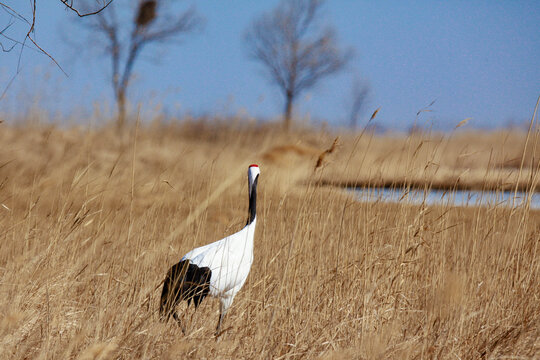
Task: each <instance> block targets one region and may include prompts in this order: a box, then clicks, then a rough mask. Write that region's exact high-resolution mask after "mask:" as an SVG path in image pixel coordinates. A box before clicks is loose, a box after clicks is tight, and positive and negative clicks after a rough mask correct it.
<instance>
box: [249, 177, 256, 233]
mask: <svg viewBox="0 0 540 360" xmlns="http://www.w3.org/2000/svg"><path fill="white" fill-rule="evenodd" d="M258 181H259V175H257V177H256V178H255V181H253V185H252V186H251V192H250V193H249V214H248V220H247V225H249V224H251V223H252V222H253V220H255V216H257V182H258Z"/></svg>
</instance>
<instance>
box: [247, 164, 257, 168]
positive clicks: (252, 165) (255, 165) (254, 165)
mask: <svg viewBox="0 0 540 360" xmlns="http://www.w3.org/2000/svg"><path fill="white" fill-rule="evenodd" d="M249 167H250V168H252V167H259V165H257V164H251V165H249Z"/></svg>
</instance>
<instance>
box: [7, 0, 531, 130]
mask: <svg viewBox="0 0 540 360" xmlns="http://www.w3.org/2000/svg"><path fill="white" fill-rule="evenodd" d="M115 1H116V0H115ZM278 2H279V1H278V0H268V1H257V2H255V1H247V0H231V1H227V2H224V1H215V0H214V1H210V0H198V1H196V2H195V1H192V2H189V1H182V2H175V4H174V5H173V7H174V8H176V9H179V10H181V9H184V8H185V7H186V5H189V4H193V3H196V8H197V10H198V12H199V14H200V15H201V16H202V17H204V19H205V26H204V28H203V29H202V30H201V31H199V32H198V33H196V34H193V35H188V36H187V37H185V38H184V39H183V40H182V41H181V42H180V44H179V45H174V46H172V47H169V48H167V49H163V48H159V47H151V48H148V49H146V50H147V51H145V52H144V53H143V54H142V57H141V59H139V62H138V63H137V64H136V66H135V69H134V73H135V76H136V77H135V79H134V81H133V83H132V87H131V88H130V90H129V95H130V98H131V99H132V100H133V101H134V102H139V101H140V102H141V103H142V106H143V108H145V109H150V108H154V106H155V105H156V104H158V103H159V104H161V105H162V109H164V110H165V111H166V112H167V113H168V114H183V113H193V114H204V113H207V114H214V113H217V114H236V113H241V114H244V113H247V114H249V115H252V116H255V117H264V118H276V117H277V116H279V115H280V113H281V109H282V107H283V105H282V102H283V100H282V98H281V95H280V93H279V92H278V91H277V89H276V88H274V87H272V85H271V84H270V83H269V82H268V81H267V78H266V77H265V76H264V74H263V70H262V68H261V67H260V66H259V65H258V64H257V63H254V62H253V61H251V60H250V59H249V58H248V56H247V51H246V49H245V46H244V43H243V34H244V32H245V30H246V28H247V27H248V25H249V24H250V23H251V22H252V20H253V19H254V18H255V17H256V16H257V15H260V14H261V13H263V12H265V11H268V10H270V9H272V8H273V7H275V6H276V5H277V4H278ZM6 3H8V4H9V3H10V1H6ZM11 3H13V4H12V6H13V7H18V8H19V9H20V11H21V12H23V11H27V9H28V8H27V6H28V2H25V1H19V0H13V1H11ZM178 3H179V4H178ZM119 4H120V2H119ZM15 5H16V6H15ZM38 7H39V8H38V10H39V12H38V20H37V25H36V38H37V40H38V41H39V44H40V45H41V46H42V47H43V48H45V49H46V50H48V51H49V52H50V53H51V54H52V55H53V56H54V57H55V59H56V60H57V61H58V62H59V63H60V65H61V66H62V67H63V68H64V69H65V70H66V72H67V73H68V74H69V76H68V77H66V76H65V75H63V74H62V72H61V71H60V70H58V69H57V68H56V67H55V66H54V65H53V64H51V61H50V60H49V59H48V58H47V57H46V56H44V55H40V54H38V53H37V52H35V51H32V50H30V49H26V50H24V51H23V53H22V59H21V71H20V73H19V74H18V75H17V77H16V78H15V81H14V82H13V84H12V86H11V87H10V88H9V90H8V93H7V95H6V97H5V98H4V99H3V100H1V101H0V113H2V112H4V113H13V112H24V111H26V110H27V108H28V107H29V106H30V101H29V100H28V99H39V100H40V106H41V107H44V108H45V109H46V110H48V111H49V112H51V113H53V114H56V113H60V114H63V116H66V115H69V114H77V113H79V112H80V109H86V110H90V109H92V108H93V104H94V103H98V104H103V103H107V102H109V103H112V90H111V87H110V84H109V80H108V76H109V74H110V72H109V68H110V66H109V62H108V59H107V58H106V56H105V55H104V54H103V53H102V52H100V51H98V50H89V49H88V48H89V47H91V46H90V45H88V44H91V43H92V41H91V40H90V37H89V36H88V34H87V33H85V32H84V31H83V30H82V28H81V27H80V26H77V25H76V23H77V22H78V21H81V20H79V19H76V18H75V16H73V14H71V13H69V12H66V11H65V9H63V6H62V5H61V4H60V1H53V0H49V1H45V0H42V1H41V2H40V1H38ZM324 13H325V18H324V22H325V23H327V24H332V25H333V26H334V27H335V29H336V32H337V35H338V38H339V41H340V43H341V44H342V45H343V46H346V47H351V48H353V49H354V51H355V54H356V55H355V58H354V60H353V61H352V62H351V63H350V65H349V67H348V69H346V71H344V72H342V73H341V74H339V75H338V76H335V77H333V78H331V79H328V80H326V81H323V82H322V83H320V84H319V85H318V86H317V87H315V88H314V89H312V90H311V91H309V92H308V93H305V94H303V95H302V96H301V97H300V98H299V99H298V107H297V113H298V114H299V115H300V116H308V115H309V117H310V118H312V119H316V120H326V121H328V122H329V123H331V124H334V125H337V126H343V125H346V118H347V113H348V106H349V105H348V104H349V102H350V91H351V90H350V88H351V84H352V79H354V77H355V76H359V77H360V78H362V79H364V80H365V81H367V82H368V83H369V84H370V86H371V89H372V93H371V97H370V102H369V104H368V110H367V111H366V113H365V114H364V117H363V118H362V120H363V121H364V122H365V121H366V120H367V117H369V114H370V113H371V112H372V111H373V110H374V109H376V108H378V107H381V111H380V113H379V115H378V116H377V119H376V121H377V122H378V123H379V124H381V125H383V126H385V127H387V128H391V129H396V130H404V129H406V128H408V127H409V126H410V125H411V124H412V123H413V122H414V120H415V116H416V113H417V111H418V110H419V109H421V108H423V107H425V106H426V105H428V104H429V103H431V102H432V101H433V100H436V102H435V104H434V105H433V106H432V110H433V111H432V112H430V113H425V114H423V115H422V116H423V117H422V119H421V121H422V122H424V121H433V122H434V124H435V127H437V128H441V129H451V128H453V127H454V126H455V125H456V124H457V123H458V122H459V121H461V120H463V119H464V118H469V117H471V118H473V119H472V120H471V121H470V122H469V124H470V126H473V127H498V126H504V125H505V124H507V123H508V122H509V121H514V122H523V121H527V120H528V119H530V117H531V115H532V111H533V108H534V105H535V103H536V99H537V97H538V96H539V95H540V61H539V59H540V31H539V30H538V29H539V25H540V1H499V2H493V1H352V0H350V1H348V0H342V1H337V0H334V1H327V2H326V4H325V8H324ZM7 21H9V18H8V17H7V15H6V14H5V13H2V12H0V22H1V23H0V26H1V24H6V23H7ZM9 31H10V32H11V34H12V35H13V36H16V35H20V34H21V33H22V31H24V27H23V26H22V24H15V25H14V26H12V28H10V29H9ZM2 42H3V43H4V45H5V44H6V43H5V41H2ZM0 56H1V59H2V61H1V62H0V87H1V89H2V90H3V89H4V88H5V87H6V86H7V84H8V83H9V80H10V78H11V77H12V76H13V75H14V74H15V73H16V70H17V63H18V58H19V51H18V50H17V51H12V52H10V53H1V54H0Z"/></svg>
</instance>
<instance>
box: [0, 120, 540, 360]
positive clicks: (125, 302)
mask: <svg viewBox="0 0 540 360" xmlns="http://www.w3.org/2000/svg"><path fill="white" fill-rule="evenodd" d="M459 130H461V129H459ZM338 135H339V136H340V137H339V139H338V141H337V144H336V146H335V148H334V149H333V151H331V152H330V151H329V152H328V153H326V154H325V155H322V156H321V154H323V152H324V151H325V150H326V149H330V147H331V145H332V143H333V141H334V139H335V138H336V137H337V136H338ZM537 135H538V133H537V132H536V133H531V134H530V137H529V140H528V142H527V147H526V148H524V146H525V143H526V138H527V134H525V133H520V132H517V131H516V132H512V131H499V132H491V133H485V134H483V133H480V132H456V133H454V134H450V135H444V136H443V135H438V134H414V135H411V136H409V137H405V136H398V135H384V136H375V135H373V134H369V133H364V134H362V136H359V135H358V134H357V135H353V134H334V133H330V132H327V131H323V130H321V131H315V130H305V131H302V132H300V131H298V132H295V133H291V134H283V133H280V132H279V131H278V130H277V129H275V128H274V127H273V126H271V125H260V126H256V125H249V124H244V125H242V124H237V125H234V126H233V125H224V124H223V123H221V124H220V123H203V122H191V123H189V122H185V123H180V124H157V123H156V124H148V125H144V126H142V125H141V126H135V125H133V126H132V127H131V128H129V129H126V131H125V132H124V133H121V134H118V133H117V132H116V131H115V130H114V128H113V127H112V126H110V127H109V126H100V127H90V126H89V127H78V128H77V127H73V128H62V127H59V126H55V125H39V124H24V125H8V124H5V123H4V124H0V143H1V144H2V146H1V148H0V235H1V238H0V358H1V359H149V358H157V359H180V358H194V359H257V358H261V359H285V358H306V359H311V358H321V359H431V358H444V359H533V358H540V328H539V326H540V325H539V324H540V211H534V210H531V209H529V208H528V207H527V206H522V207H518V208H514V209H511V208H508V207H503V206H491V207H467V208H459V207H452V206H427V205H425V204H423V205H415V204H412V203H408V202H401V203H397V204H390V203H382V202H375V203H362V202H359V201H356V200H355V198H354V197H353V195H352V194H351V193H349V192H347V191H345V190H343V189H342V188H340V187H333V186H328V184H330V183H336V184H341V185H343V184H363V185H367V186H371V185H378V184H389V183H394V184H395V185H397V186H409V185H414V186H423V187H427V188H429V187H446V188H449V189H452V188H459V187H466V188H467V187H468V188H489V189H503V188H508V189H515V188H516V184H517V187H519V189H522V190H527V189H538V166H539V163H538V159H539V158H540V156H539V155H540V154H539V151H540V150H539V149H540V142H538V139H537V138H535V137H536V136H537ZM523 154H525V157H524V161H523V162H522V161H521V159H522V156H523ZM319 158H320V159H321V161H320V162H321V166H320V167H319V168H317V169H315V164H316V163H317V162H318V159H319ZM251 163H258V164H259V166H260V169H261V177H260V180H259V191H258V193H259V201H258V223H257V230H256V236H255V253H254V258H255V259H254V263H253V266H252V269H251V273H250V276H249V278H248V281H247V283H246V284H245V285H244V287H243V289H242V290H241V291H240V293H239V294H238V296H237V297H236V299H235V302H234V304H233V306H232V307H231V310H230V312H229V313H228V314H227V316H226V318H225V322H224V328H226V331H225V332H224V333H223V335H222V336H221V337H220V338H219V341H216V339H215V338H214V337H213V331H214V328H215V325H216V322H217V318H218V311H219V303H218V301H217V300H215V299H212V298H207V299H206V300H205V301H204V302H203V304H202V305H201V307H200V308H199V309H198V310H197V312H195V313H194V312H193V307H191V308H189V309H188V310H187V311H186V309H185V308H186V307H185V305H183V306H180V307H179V312H180V313H183V314H184V315H183V316H184V319H185V321H186V323H187V328H188V331H187V334H186V335H184V334H183V333H182V331H181V329H180V328H179V327H178V326H177V325H176V324H175V323H174V322H173V321H171V322H169V323H167V324H165V323H162V322H160V321H159V319H158V313H157V309H158V306H159V295H160V291H161V287H160V283H161V281H162V280H163V279H164V276H165V273H166V271H167V270H168V268H169V267H170V266H171V265H172V264H174V263H176V262H177V261H178V260H179V259H180V258H181V256H182V255H183V254H184V253H186V252H187V251H188V250H190V249H192V248H193V247H195V246H200V245H203V244H206V243H209V242H212V241H214V240H217V239H220V238H222V237H223V236H224V235H226V234H230V233H233V232H235V231H237V230H239V229H240V228H241V227H242V226H243V224H244V222H245V219H246V216H247V206H248V204H247V179H246V172H247V167H248V165H249V164H251Z"/></svg>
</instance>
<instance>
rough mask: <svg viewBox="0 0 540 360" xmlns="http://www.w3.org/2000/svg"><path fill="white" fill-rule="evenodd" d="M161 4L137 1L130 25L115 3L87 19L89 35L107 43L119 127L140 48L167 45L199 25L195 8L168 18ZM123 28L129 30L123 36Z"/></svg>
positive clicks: (123, 121) (124, 118)
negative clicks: (101, 37) (98, 35)
mask: <svg viewBox="0 0 540 360" xmlns="http://www.w3.org/2000/svg"><path fill="white" fill-rule="evenodd" d="M162 5H163V4H162V2H159V1H157V0H142V1H140V2H139V4H138V6H137V7H136V9H135V13H134V14H133V16H132V19H133V20H132V21H131V22H127V21H125V18H124V17H122V16H120V15H119V14H118V13H117V11H116V10H117V9H116V7H115V4H111V5H109V7H108V9H107V10H106V11H102V12H101V13H99V14H98V15H96V16H94V17H92V18H90V23H89V29H90V30H91V31H92V35H93V34H95V33H96V32H97V33H99V34H101V35H102V36H103V39H104V40H105V43H106V46H105V47H104V48H105V50H106V52H107V54H108V55H109V56H110V60H111V65H112V73H111V83H112V87H113V91H114V95H115V98H116V104H117V107H118V121H117V125H118V127H119V128H121V127H123V126H124V124H125V121H126V96H127V90H128V87H129V84H130V80H131V75H132V71H133V66H134V64H135V61H136V60H137V58H138V56H139V55H140V53H141V52H142V50H143V48H145V47H146V46H147V45H150V44H169V45H170V44H171V43H172V41H173V40H175V39H177V38H178V37H179V36H180V35H183V34H187V33H190V32H192V31H193V30H195V29H196V28H197V27H198V26H199V25H200V24H201V23H202V21H201V18H200V17H199V16H198V15H197V13H196V11H195V9H194V8H190V9H188V10H185V11H184V12H182V13H181V14H177V15H174V16H171V14H170V13H168V12H166V11H163V12H160V11H159V10H160V8H162V7H163V6H162ZM163 10H165V9H163ZM126 27H131V31H128V32H127V35H126V36H124V34H126Z"/></svg>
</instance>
